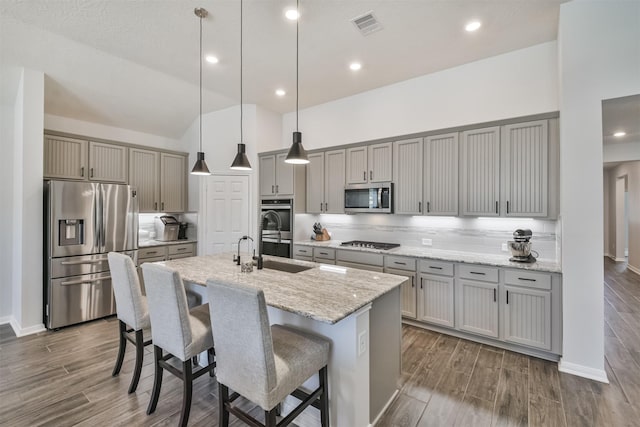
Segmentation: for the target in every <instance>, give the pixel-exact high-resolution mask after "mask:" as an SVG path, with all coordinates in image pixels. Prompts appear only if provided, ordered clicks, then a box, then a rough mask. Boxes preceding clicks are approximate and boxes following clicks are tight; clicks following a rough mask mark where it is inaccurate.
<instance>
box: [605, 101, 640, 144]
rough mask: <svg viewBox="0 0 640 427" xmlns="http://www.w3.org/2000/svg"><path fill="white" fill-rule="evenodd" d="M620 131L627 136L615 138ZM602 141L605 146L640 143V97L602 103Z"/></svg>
mask: <svg viewBox="0 0 640 427" xmlns="http://www.w3.org/2000/svg"><path fill="white" fill-rule="evenodd" d="M618 131H623V132H626V135H625V136H623V137H615V136H613V134H614V133H615V132H618ZM602 141H603V142H604V144H625V143H630V142H640V95H632V96H625V97H622V98H615V99H607V100H605V101H602Z"/></svg>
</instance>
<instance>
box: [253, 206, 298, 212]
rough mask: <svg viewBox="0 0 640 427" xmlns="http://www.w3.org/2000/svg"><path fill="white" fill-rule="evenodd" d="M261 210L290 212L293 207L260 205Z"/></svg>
mask: <svg viewBox="0 0 640 427" xmlns="http://www.w3.org/2000/svg"><path fill="white" fill-rule="evenodd" d="M260 209H262V210H263V211H276V212H277V211H281V210H287V209H288V210H290V209H291V205H260Z"/></svg>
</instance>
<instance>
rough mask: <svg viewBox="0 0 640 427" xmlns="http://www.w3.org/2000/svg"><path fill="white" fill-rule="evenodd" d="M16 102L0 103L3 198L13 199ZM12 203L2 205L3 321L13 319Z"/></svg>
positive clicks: (0, 313) (0, 295) (0, 303)
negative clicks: (14, 104) (10, 104)
mask: <svg viewBox="0 0 640 427" xmlns="http://www.w3.org/2000/svg"><path fill="white" fill-rule="evenodd" d="M13 109H14V107H13V105H12V106H6V105H2V106H0V143H1V144H2V156H0V200H5V201H7V200H11V201H13V126H14V118H13ZM12 262H13V203H6V202H5V203H1V204H0V323H6V322H8V321H9V320H10V318H9V317H10V315H11V311H12V310H11V303H12V295H11V294H12V272H13V270H12Z"/></svg>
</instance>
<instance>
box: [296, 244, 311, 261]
mask: <svg viewBox="0 0 640 427" xmlns="http://www.w3.org/2000/svg"><path fill="white" fill-rule="evenodd" d="M293 259H299V260H302V261H313V248H312V247H311V246H304V245H293Z"/></svg>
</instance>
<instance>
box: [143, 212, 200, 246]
mask: <svg viewBox="0 0 640 427" xmlns="http://www.w3.org/2000/svg"><path fill="white" fill-rule="evenodd" d="M162 215H164V214H163V213H141V214H139V215H138V239H139V240H140V241H145V240H153V239H154V238H155V233H156V229H155V218H156V217H159V216H162ZM172 216H175V217H176V219H177V220H178V221H179V222H187V223H189V226H188V227H187V239H192V240H195V239H197V237H198V230H197V225H198V214H197V213H184V214H177V215H176V214H173V215H172Z"/></svg>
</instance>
